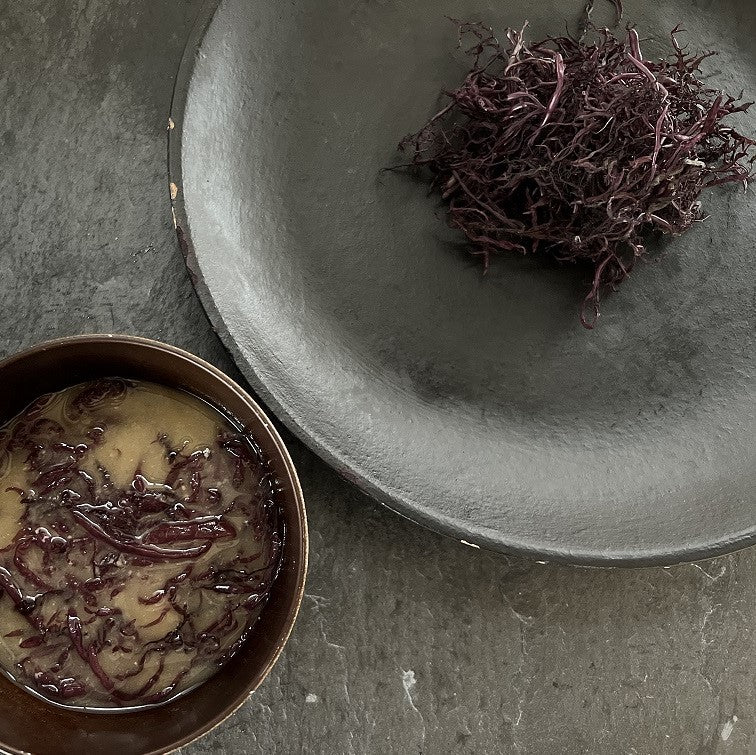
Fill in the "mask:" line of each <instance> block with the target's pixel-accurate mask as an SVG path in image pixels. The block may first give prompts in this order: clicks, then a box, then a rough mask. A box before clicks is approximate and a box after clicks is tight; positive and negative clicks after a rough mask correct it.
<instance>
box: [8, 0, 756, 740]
mask: <svg viewBox="0 0 756 755" xmlns="http://www.w3.org/2000/svg"><path fill="white" fill-rule="evenodd" d="M276 1H278V0H276ZM199 5H200V2H199V1H198V0H21V1H20V2H19V0H15V1H14V0H0V113H1V115H0V207H1V208H2V220H0V255H1V256H0V263H1V266H0V353H1V354H9V353H11V352H14V351H16V350H18V349H20V348H22V347H23V346H26V345H29V344H32V343H34V342H37V341H40V340H43V339H46V338H51V337H54V336H61V335H68V334H73V333H79V332H87V331H88V332H94V331H122V332H129V333H136V334H140V335H146V336H151V337H154V338H158V339H162V340H165V341H168V342H170V343H174V344H176V345H178V346H182V347H184V348H188V349H190V350H192V351H194V352H195V353H197V354H199V355H200V356H202V357H205V358H206V359H209V360H210V361H211V362H213V363H215V364H217V365H218V366H219V367H221V368H223V369H225V370H227V371H228V372H230V373H231V374H232V375H236V374H237V373H236V371H235V369H234V367H233V365H232V364H231V362H230V360H229V358H228V357H227V355H226V354H225V352H224V350H223V348H222V347H221V345H220V343H219V342H218V340H217V338H216V337H215V336H214V334H213V332H212V330H211V328H210V326H209V325H208V323H207V320H206V319H205V316H204V313H203V311H202V309H201V307H200V305H199V303H198V301H197V299H196V297H195V295H194V292H193V290H192V286H191V283H190V282H189V279H188V277H187V275H186V272H185V270H184V267H183V264H182V260H181V255H180V254H179V251H178V248H177V245H176V240H175V237H174V235H173V231H172V228H171V224H170V217H169V215H170V213H169V208H168V199H167V174H166V159H165V152H166V136H165V127H166V121H167V115H168V108H169V103H170V96H171V88H172V83H173V76H174V73H175V70H176V67H177V65H178V61H179V58H180V55H181V51H182V47H183V44H184V40H185V38H186V36H187V34H188V31H189V28H190V26H191V22H192V19H193V18H194V15H195V13H196V12H197V10H198V8H199ZM286 437H287V439H288V440H289V445H290V447H291V449H292V451H293V455H294V458H295V461H296V462H297V464H298V467H299V470H300V473H301V477H302V483H303V486H304V489H305V495H306V497H307V501H308V508H309V512H310V517H311V526H312V567H311V572H310V579H309V584H308V590H307V596H306V598H305V601H304V604H303V606H302V612H301V614H300V620H299V622H298V624H297V627H296V629H295V631H294V635H293V637H292V639H291V642H290V643H289V645H288V646H287V648H286V651H285V652H284V655H283V657H282V659H281V661H280V663H279V664H278V665H277V666H276V668H275V670H274V671H273V673H272V674H271V676H270V677H269V679H268V680H267V681H266V683H265V684H264V685H263V687H262V688H261V689H260V690H259V692H258V693H257V694H255V695H254V696H253V697H252V698H251V699H250V701H249V702H248V703H247V704H246V705H245V707H244V708H243V709H242V710H241V711H240V712H239V713H238V714H237V715H236V716H235V717H233V718H232V719H231V720H230V721H228V722H226V723H225V724H224V725H222V726H221V727H220V728H218V729H217V730H216V731H214V732H213V733H211V734H210V735H208V736H207V737H205V738H204V739H203V740H201V741H200V742H198V743H196V744H194V745H192V746H190V747H187V748H184V753H186V755H189V753H191V754H192V755H198V754H199V753H205V752H207V753H209V752H225V753H296V752H308V753H310V752H311V753H393V752H396V753H445V752H459V753H466V752H484V753H495V752H504V753H508V752H512V753H527V754H528V755H552V754H554V753H607V755H609V754H612V755H613V754H614V753H632V754H633V755H641V754H644V753H651V754H652V755H656V754H657V753H700V754H704V753H756V718H755V713H756V672H755V671H754V656H755V655H756V634H754V631H753V627H754V620H755V619H756V589H754V588H756V552H755V551H750V552H743V553H740V554H736V555H734V556H730V557H727V558H721V559H717V560H715V561H710V562H707V563H702V564H700V565H687V566H681V567H675V568H671V569H648V570H641V571H605V570H580V569H573V568H569V567H562V566H550V565H543V564H536V563H532V562H528V561H523V560H519V559H517V560H516V559H506V558H503V557H500V556H493V555H489V554H486V553H482V552H479V551H472V550H470V549H468V548H465V547H464V546H462V545H459V544H457V543H455V542H452V541H449V540H444V539H441V538H439V537H437V536H435V535H432V534H430V533H428V532H424V531H422V530H419V529H418V528H416V527H414V526H411V525H410V524H408V523H405V522H404V521H402V520H400V519H399V518H398V517H396V516H394V515H392V514H390V513H388V512H386V511H384V510H382V509H381V508H379V507H378V506H377V505H376V504H374V503H372V502H371V501H370V500H368V499H366V498H365V497H364V496H362V495H360V494H359V493H357V492H356V491H355V490H353V489H352V488H351V487H350V486H349V485H348V484H346V483H345V482H343V481H342V480H340V479H339V478H338V477H337V476H336V475H335V474H334V473H333V472H332V471H331V470H329V469H328V468H327V467H326V466H325V465H324V464H323V463H322V462H321V461H319V460H318V459H317V458H315V457H314V456H313V455H312V454H310V453H309V452H308V451H306V450H305V449H304V448H302V446H301V445H300V444H299V443H297V442H295V441H293V440H291V439H290V437H289V436H288V435H287V436H286Z"/></svg>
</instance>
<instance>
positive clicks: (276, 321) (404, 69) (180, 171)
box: [171, 0, 756, 564]
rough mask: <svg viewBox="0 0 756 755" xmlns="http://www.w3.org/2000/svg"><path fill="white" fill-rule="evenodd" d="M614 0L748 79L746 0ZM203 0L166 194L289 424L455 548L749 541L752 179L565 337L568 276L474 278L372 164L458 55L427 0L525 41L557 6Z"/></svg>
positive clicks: (202, 275)
mask: <svg viewBox="0 0 756 755" xmlns="http://www.w3.org/2000/svg"><path fill="white" fill-rule="evenodd" d="M599 2H600V0H597V3H599ZM213 6H214V4H213ZM625 6H626V18H627V19H628V20H630V21H633V22H636V23H637V24H638V25H639V28H640V30H641V32H642V35H643V36H644V37H648V38H650V39H649V40H648V41H647V42H646V43H645V45H646V48H647V50H648V51H649V52H653V51H654V50H660V49H661V47H660V45H661V40H662V38H663V36H664V34H665V32H666V31H668V30H670V29H671V28H672V27H673V26H675V25H676V24H678V23H680V22H682V23H683V25H684V26H685V28H686V29H687V30H688V31H689V37H690V39H691V40H692V42H693V44H694V45H695V46H698V47H703V48H709V47H713V48H718V49H719V50H721V52H722V54H721V56H720V57H719V58H717V59H716V61H715V62H714V63H713V64H712V65H711V66H710V68H709V73H710V74H711V77H712V81H713V82H715V83H716V84H717V85H719V86H724V87H727V88H728V89H730V90H733V91H739V90H740V89H745V90H746V91H750V92H753V93H756V48H754V45H753V39H754V36H755V35H756V9H755V7H754V5H753V2H752V0H696V1H694V0H668V1H667V2H659V3H654V2H647V0H626V2H625ZM213 9H214V8H208V9H206V11H205V16H204V17H203V18H202V19H200V22H199V24H198V28H197V31H196V34H195V39H194V40H193V41H192V42H191V43H190V46H189V49H188V51H187V55H186V58H185V60H184V65H183V67H182V71H181V73H180V79H179V82H178V87H177V97H176V101H175V103H174V112H173V116H172V117H173V121H174V123H175V128H174V130H173V131H172V139H171V163H172V165H171V172H172V180H173V182H174V184H175V187H174V194H177V196H176V198H175V199H176V201H175V202H174V211H175V213H176V220H177V224H178V230H179V237H180V239H181V242H182V247H183V249H184V252H185V254H186V255H187V261H188V264H189V266H190V269H191V271H192V273H193V276H194V278H195V281H196V284H197V289H198V291H199V293H200V296H201V298H202V300H203V302H204V304H205V307H206V308H207V311H208V313H209V315H210V318H211V320H212V321H213V324H214V325H215V327H216V328H217V330H218V332H219V333H220V335H221V337H222V338H223V339H224V341H225V343H226V345H227V346H228V347H229V349H230V350H231V351H232V353H233V354H234V356H235V357H236V360H237V362H238V364H239V366H240V367H241V369H242V370H243V372H244V373H245V375H246V376H247V378H248V379H249V380H250V381H251V383H252V385H253V386H254V387H255V388H256V389H257V390H258V392H259V393H260V394H261V395H262V397H263V398H264V399H265V400H266V401H267V403H268V404H269V405H270V406H271V408H272V409H273V410H274V411H275V412H276V413H277V414H278V415H279V416H280V417H281V418H282V419H283V420H284V421H285V422H286V423H287V424H288V425H289V427H291V428H292V429H293V430H294V431H295V432H296V433H298V434H299V435H300V436H301V437H302V438H303V439H304V440H305V441H306V442H307V443H309V444H310V446H311V447H312V448H314V449H315V450H317V451H318V452H319V453H320V454H321V455H322V456H323V457H324V458H326V459H327V460H328V461H329V462H331V463H332V464H333V465H334V466H335V467H337V468H338V469H339V470H340V471H341V472H342V473H344V474H345V475H346V476H347V477H348V478H349V479H351V480H353V481H354V482H356V483H357V484H358V485H359V486H360V487H362V488H363V489H365V490H367V491H368V492H370V493H371V494H373V495H374V496H375V497H376V498H378V499H379V500H381V501H383V502H384V503H386V504H387V505H388V506H390V507H391V508H392V509H394V510H396V511H398V512H400V513H401V514H403V515H405V516H407V517H409V518H410V519H413V520H415V521H417V522H419V523H421V524H424V525H426V526H428V527H431V528H433V529H436V530H438V531H441V532H445V533H448V534H451V535H453V536H455V537H457V538H459V539H461V540H464V541H467V542H469V543H472V544H476V545H481V546H485V547H490V548H494V549H498V550H504V551H516V552H524V553H529V554H533V555H537V556H539V557H542V558H544V559H560V560H570V561H576V562H582V563H592V564H604V563H617V564H619V563H671V562H674V561H679V560H683V559H693V558H698V557H704V556H710V555H714V554H717V553H722V552H725V551H729V550H733V549H735V548H737V547H742V546H744V545H747V544H750V543H754V542H756V390H755V388H756V348H755V344H754V341H755V339H754V331H755V330H756V328H755V313H754V310H755V308H756V277H755V276H754V269H756V268H755V267H754V260H755V258H754V251H753V237H754V232H755V231H756V214H755V213H754V200H753V197H754V195H753V190H751V192H750V193H748V194H745V193H744V192H743V191H742V189H741V190H740V191H738V190H737V189H736V190H731V191H730V190H723V191H720V192H719V193H715V194H712V195H711V196H710V197H708V198H707V200H706V201H707V209H708V210H709V212H710V214H711V219H710V220H709V221H707V222H706V223H704V224H701V225H700V226H698V227H697V228H696V229H695V230H694V231H693V232H691V233H690V234H689V235H688V236H686V237H684V238H680V239H677V240H675V241H673V242H671V243H669V244H668V248H667V250H666V251H667V253H666V254H665V255H664V257H663V259H662V260H661V261H660V262H658V263H653V264H649V265H646V266H643V267H641V268H640V269H638V271H637V274H636V273H634V274H633V278H632V280H631V281H629V282H627V283H626V284H625V285H624V286H623V287H622V290H621V291H620V292H619V293H618V294H617V295H615V296H613V297H611V298H610V299H608V300H606V302H605V306H604V309H603V316H602V318H601V321H600V324H599V326H598V327H597V329H596V330H594V331H593V332H588V331H586V330H584V329H583V328H582V327H581V326H580V324H579V322H578V318H577V302H578V300H579V298H580V297H581V292H582V291H583V290H584V286H585V283H586V280H585V278H584V273H580V272H575V271H564V270H555V269H545V268H544V267H542V266H541V265H539V264H537V263H535V262H531V261H530V260H523V259H514V258H512V259H501V260H499V261H498V262H497V264H496V265H495V266H494V269H493V270H492V271H491V273H490V274H489V275H488V276H486V277H484V276H483V275H482V274H481V270H480V269H479V267H477V266H476V265H475V264H474V263H473V262H472V261H471V259H470V258H469V257H467V256H465V253H464V250H463V248H462V246H461V244H460V239H459V238H458V237H456V236H455V235H454V234H452V233H451V232H450V231H449V230H448V229H447V228H446V227H445V224H444V222H443V219H442V217H441V215H440V214H439V212H438V210H437V207H436V203H435V201H434V200H433V199H429V198H428V197H427V196H426V193H425V191H424V189H423V187H421V186H419V185H417V184H415V183H413V182H412V181H410V180H408V179H407V178H404V177H402V176H400V175H396V174H385V173H384V174H381V172H380V171H381V168H383V167H384V166H387V165H390V164H392V163H393V162H394V161H395V160H396V155H395V145H396V143H397V142H398V140H399V139H400V138H401V137H402V136H403V135H404V134H406V133H407V132H409V131H411V130H413V129H415V128H416V127H418V126H419V125H420V124H422V123H423V122H424V120H425V119H426V118H427V116H428V115H429V114H430V113H431V112H432V111H433V108H434V106H435V104H436V95H437V92H438V91H439V90H440V88H441V87H442V86H443V85H445V84H449V83H454V82H456V81H458V80H459V79H460V76H461V75H462V73H463V68H464V65H465V61H464V59H463V58H462V56H461V55H460V54H459V53H455V52H454V47H455V41H456V40H455V30H454V28H453V26H452V25H451V24H450V23H449V22H448V21H447V20H446V19H445V18H444V16H445V15H447V14H448V15H452V16H464V17H466V18H470V17H477V18H480V19H484V20H487V21H489V22H490V23H492V24H494V25H495V26H497V27H499V28H503V27H504V26H506V25H508V24H510V25H519V24H521V23H522V21H523V20H524V19H525V18H528V19H529V20H530V22H531V30H532V34H533V35H534V36H540V35H545V34H547V33H559V32H561V31H562V30H563V29H564V25H565V23H568V24H570V25H572V26H573V28H574V24H575V22H576V20H577V18H578V17H579V14H580V9H581V2H580V1H579V0H576V1H575V2H573V1H572V0H541V2H532V0H508V2H504V3H502V2H493V0H318V2H311V1H309V0H288V1H287V2H268V1H267V0H225V1H224V2H222V3H221V4H220V6H219V7H218V9H217V11H216V12H215V15H214V17H213V18H212V21H210V16H211V15H212V14H211V11H212V10H213ZM597 10H598V20H602V16H601V14H602V13H603V11H606V14H605V16H604V17H603V18H605V19H606V20H607V21H608V20H610V18H611V13H610V12H609V4H608V3H607V4H606V8H604V7H603V6H599V5H598V4H597ZM747 125H749V126H750V127H752V128H753V127H755V126H756V123H754V118H753V117H751V118H750V119H749V123H748V124H747Z"/></svg>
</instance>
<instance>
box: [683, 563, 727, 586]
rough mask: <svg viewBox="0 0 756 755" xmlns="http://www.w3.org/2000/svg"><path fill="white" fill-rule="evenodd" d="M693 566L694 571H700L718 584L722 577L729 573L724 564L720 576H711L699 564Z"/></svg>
mask: <svg viewBox="0 0 756 755" xmlns="http://www.w3.org/2000/svg"><path fill="white" fill-rule="evenodd" d="M691 566H692V567H693V568H694V569H698V571H700V572H701V573H702V574H703V575H704V576H705V577H706V578H707V579H709V580H710V581H711V582H716V581H718V580H720V579H722V577H724V575H725V574H726V573H727V567H726V566H725V565H724V564H722V566H721V568H720V570H719V574H709V572H707V571H706V569H704V568H703V567H702V566H699V565H698V564H691Z"/></svg>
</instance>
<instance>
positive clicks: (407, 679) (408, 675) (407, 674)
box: [402, 669, 420, 713]
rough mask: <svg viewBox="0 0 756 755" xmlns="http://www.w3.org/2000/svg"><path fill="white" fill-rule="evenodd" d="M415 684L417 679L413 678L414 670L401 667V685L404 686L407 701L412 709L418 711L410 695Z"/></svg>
mask: <svg viewBox="0 0 756 755" xmlns="http://www.w3.org/2000/svg"><path fill="white" fill-rule="evenodd" d="M416 684H417V679H415V672H414V671H413V670H412V669H410V670H409V671H405V670H404V669H402V687H404V694H405V695H406V697H407V702H408V703H409V704H410V707H411V708H412V710H414V711H417V712H418V713H419V712H420V711H419V710H417V708H416V707H415V701H414V699H413V697H412V690H413V688H414V686H415V685H416Z"/></svg>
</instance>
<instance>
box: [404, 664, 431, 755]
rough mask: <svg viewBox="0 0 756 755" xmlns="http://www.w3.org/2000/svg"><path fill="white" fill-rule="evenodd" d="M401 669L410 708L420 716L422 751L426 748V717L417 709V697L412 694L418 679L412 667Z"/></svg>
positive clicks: (405, 694)
mask: <svg viewBox="0 0 756 755" xmlns="http://www.w3.org/2000/svg"><path fill="white" fill-rule="evenodd" d="M399 670H400V671H401V672H402V687H404V696H405V697H406V698H407V702H408V703H409V706H410V708H412V710H413V711H414V712H415V713H417V715H418V716H419V718H420V727H421V728H420V752H422V751H423V750H424V748H425V718H424V717H423V714H422V713H421V712H420V711H419V710H418V709H417V706H416V705H415V698H414V697H413V696H412V690H413V689H414V688H415V685H416V684H417V679H415V672H414V671H413V670H412V669H408V670H407V671H405V670H404V669H399Z"/></svg>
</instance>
